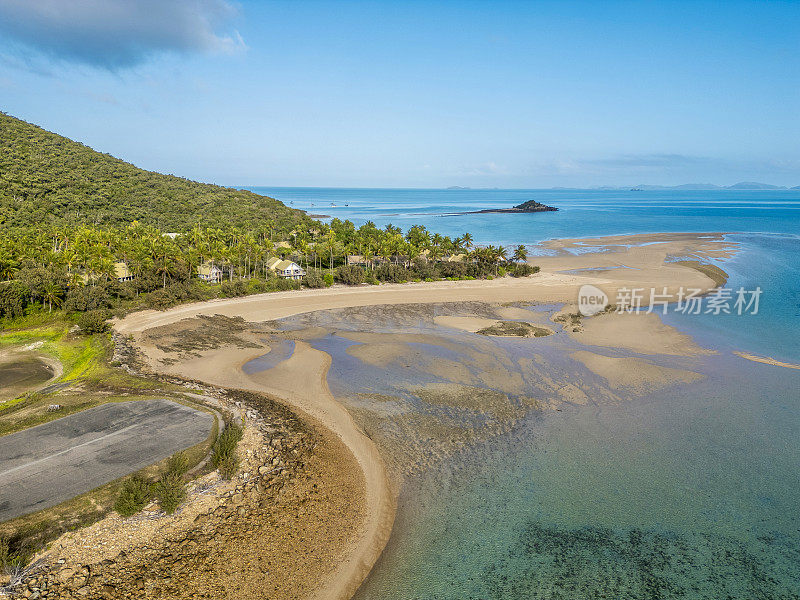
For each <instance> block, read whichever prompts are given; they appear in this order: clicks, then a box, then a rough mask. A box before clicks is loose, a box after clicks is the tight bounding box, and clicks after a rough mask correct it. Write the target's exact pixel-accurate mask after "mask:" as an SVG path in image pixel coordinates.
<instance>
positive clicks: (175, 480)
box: [153, 452, 189, 515]
mask: <svg viewBox="0 0 800 600" xmlns="http://www.w3.org/2000/svg"><path fill="white" fill-rule="evenodd" d="M188 469H189V459H188V458H186V455H185V454H184V453H183V452H178V453H177V454H173V455H172V456H170V457H169V459H168V460H167V466H166V468H165V469H164V472H163V473H162V474H161V477H159V478H158V482H157V483H156V484H155V486H154V487H153V493H154V494H155V497H156V498H158V505H159V506H160V507H161V510H163V511H164V512H165V513H167V514H168V515H171V514H172V513H174V512H175V511H176V510H178V507H179V506H180V505H181V502H183V499H184V498H185V497H186V485H185V483H184V481H183V476H184V474H185V473H186V471H187V470H188Z"/></svg>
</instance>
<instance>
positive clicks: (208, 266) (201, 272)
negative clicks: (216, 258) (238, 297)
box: [197, 263, 222, 283]
mask: <svg viewBox="0 0 800 600" xmlns="http://www.w3.org/2000/svg"><path fill="white" fill-rule="evenodd" d="M197 276H198V277H199V278H200V279H202V280H203V281H205V282H206V283H219V282H221V281H222V269H220V268H219V267H217V266H216V265H214V264H213V263H203V264H202V265H198V266H197Z"/></svg>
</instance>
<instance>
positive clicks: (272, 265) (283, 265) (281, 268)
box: [267, 256, 306, 279]
mask: <svg viewBox="0 0 800 600" xmlns="http://www.w3.org/2000/svg"><path fill="white" fill-rule="evenodd" d="M267 267H268V268H269V269H270V270H271V271H275V273H276V274H277V275H278V277H283V278H284V279H302V278H303V276H304V275H305V274H306V272H305V271H304V270H303V268H302V267H301V266H300V265H298V264H297V263H296V262H292V261H291V260H281V259H280V258H276V257H274V256H273V257H272V258H270V259H269V260H268V261H267Z"/></svg>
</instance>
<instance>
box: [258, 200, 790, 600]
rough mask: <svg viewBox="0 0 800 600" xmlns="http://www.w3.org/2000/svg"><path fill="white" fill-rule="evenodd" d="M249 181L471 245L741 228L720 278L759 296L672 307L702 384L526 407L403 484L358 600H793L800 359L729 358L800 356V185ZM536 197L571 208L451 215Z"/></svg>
mask: <svg viewBox="0 0 800 600" xmlns="http://www.w3.org/2000/svg"><path fill="white" fill-rule="evenodd" d="M252 189H253V190H254V191H257V192H259V193H265V194H268V195H270V196H273V197H275V198H278V199H279V200H282V201H284V202H286V203H287V204H291V205H292V206H294V207H296V208H302V209H305V210H308V211H309V212H313V213H322V214H327V215H331V216H335V217H339V218H342V219H344V218H349V219H351V220H353V221H354V222H355V223H356V224H360V223H363V222H365V221H367V220H371V221H374V222H375V223H376V224H377V225H385V224H387V223H392V224H394V225H398V226H400V227H403V228H404V229H405V228H407V227H408V226H410V225H411V224H414V223H421V224H424V225H426V226H427V227H428V228H429V229H430V230H432V231H435V232H439V233H443V234H447V235H460V234H462V233H463V232H465V231H469V232H470V233H472V235H473V236H474V238H475V241H476V242H477V243H495V244H497V243H501V244H519V243H522V244H531V245H533V244H536V243H537V242H540V241H542V240H546V239H551V238H559V237H588V236H602V235H615V234H628V233H647V232H662V231H675V232H684V231H695V232H710V231H721V232H730V233H731V235H730V239H731V240H734V241H737V242H739V243H740V244H741V251H740V252H739V253H738V254H737V255H736V256H735V257H734V258H732V259H730V260H726V261H724V263H721V266H722V267H723V268H724V269H725V270H726V271H728V273H729V274H730V280H729V283H728V286H729V287H731V288H738V287H739V286H743V287H745V288H746V289H754V288H755V287H756V286H760V287H761V288H762V290H763V295H762V297H761V305H760V310H759V314H758V315H754V316H753V315H750V316H736V315H729V316H727V315H722V316H715V315H691V316H690V315H682V314H675V313H671V314H669V315H667V317H666V321H667V322H669V323H670V324H672V325H674V326H676V327H678V328H679V329H681V330H683V331H686V332H687V333H690V334H691V335H693V336H694V337H695V338H696V340H697V341H698V342H699V343H700V344H702V345H706V346H708V347H711V348H714V349H716V350H718V351H719V352H718V354H715V355H712V356H709V357H705V358H702V359H698V360H697V362H696V364H692V365H690V367H691V368H694V369H695V370H697V371H699V372H702V373H703V374H705V375H706V377H705V378H704V379H703V380H701V381H699V382H697V383H694V384H691V385H676V386H673V387H670V388H667V389H666V390H664V391H661V392H657V393H652V394H648V395H646V396H645V397H642V398H637V399H636V400H635V401H632V402H629V403H626V404H625V405H621V406H600V407H598V406H587V407H574V408H570V409H566V410H564V411H562V412H554V413H545V414H532V415H531V416H530V417H529V418H528V419H527V420H526V421H525V422H523V423H522V424H521V425H520V426H519V427H518V428H517V429H516V430H514V431H513V432H511V433H509V434H508V435H506V436H503V437H500V438H494V439H492V440H491V441H490V442H487V443H486V444H481V445H479V446H477V447H475V448H471V449H470V450H468V451H465V452H463V453H461V454H459V455H458V456H457V457H456V458H454V459H453V460H451V461H449V462H447V463H446V464H442V465H439V466H438V467H437V468H435V469H433V470H431V471H429V472H428V473H426V474H424V475H422V476H419V477H415V478H413V479H411V480H410V481H408V482H407V484H406V486H405V487H404V489H403V491H402V493H401V496H400V502H399V510H398V515H397V521H396V526H395V529H394V531H393V534H392V538H391V540H390V542H389V545H388V547H387V549H386V551H385V553H384V555H383V556H382V558H381V559H380V561H379V562H378V564H377V565H376V568H375V569H374V570H373V573H372V574H371V575H370V577H369V578H368V580H367V581H366V582H365V584H364V585H363V586H362V589H361V590H360V591H359V593H358V595H357V598H358V599H359V600H368V599H369V600H372V599H384V598H391V599H403V600H405V599H420V600H422V599H453V600H456V599H466V598H470V599H484V598H486V599H488V598H492V599H494V598H497V599H501V598H502V599H505V598H509V599H523V598H524V599H534V598H536V599H557V598H558V599H561V598H563V599H565V600H566V599H572V598H576V599H584V598H585V599H589V598H592V599H594V598H614V599H616V598H625V599H639V598H642V599H661V598H687V599H701V598H702V599H717V598H730V599H734V598H735V599H742V600H752V599H763V600H772V599H798V598H800V371H797V370H791V369H784V368H780V367H771V366H767V365H761V364H757V363H752V362H750V361H745V360H743V359H741V358H738V357H736V356H734V355H733V354H732V353H731V351H732V350H744V351H748V352H752V353H755V354H761V355H767V356H772V357H775V358H778V359H782V360H786V361H790V362H791V361H794V362H800V341H799V340H800V259H798V257H800V191H798V190H792V191H755V192H750V191H736V192H733V191H710V192H706V191H703V192H697V191H681V192H677V191H658V192H650V191H647V192H632V191H631V192H627V191H572V190H532V191H520V190H511V191H505V190H344V189H298V188H252ZM529 199H535V200H539V201H540V202H544V203H545V204H552V205H554V206H557V207H559V209H560V210H559V212H556V213H541V214H533V215H462V216H448V215H447V213H452V212H459V211H466V210H477V209H481V208H489V207H496V206H497V207H499V206H502V207H506V206H511V205H514V204H518V203H520V202H522V201H525V200H529ZM331 203H333V204H335V206H331ZM312 204H313V206H312ZM346 205H348V206H346ZM545 339H547V338H545ZM333 359H334V369H333V370H332V373H335V372H336V362H337V356H336V355H335V353H334V357H333ZM554 360H555V359H554Z"/></svg>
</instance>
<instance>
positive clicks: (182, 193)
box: [0, 113, 312, 232]
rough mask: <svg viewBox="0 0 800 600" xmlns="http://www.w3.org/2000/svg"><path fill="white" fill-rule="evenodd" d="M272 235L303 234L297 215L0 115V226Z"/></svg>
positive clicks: (253, 196) (303, 221) (303, 223)
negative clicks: (266, 229) (257, 226)
mask: <svg viewBox="0 0 800 600" xmlns="http://www.w3.org/2000/svg"><path fill="white" fill-rule="evenodd" d="M265 220H266V221H269V222H270V223H271V224H272V226H273V227H274V228H275V229H276V230H277V231H284V232H288V231H291V230H292V229H295V228H297V227H298V226H304V227H306V228H307V227H308V226H309V224H310V223H311V222H312V220H311V219H310V218H309V217H307V216H306V215H305V214H304V213H303V212H302V211H299V210H295V209H292V208H289V207H287V206H285V205H284V204H282V203H281V202H279V201H277V200H275V199H273V198H268V197H266V196H259V195H258V194H254V193H252V192H248V191H242V190H236V189H232V188H225V187H220V186H217V185H210V184H205V183H198V182H196V181H190V180H188V179H183V178H181V177H174V176H172V175H162V174H160V173H153V172H151V171H145V170H143V169H139V168H137V167H135V166H133V165H131V164H129V163H126V162H124V161H122V160H119V159H118V158H114V157H113V156H110V155H108V154H101V153H100V152H95V151H94V150H92V149H91V148H89V147H88V146H84V145H83V144H80V143H78V142H75V141H73V140H70V139H68V138H65V137H62V136H60V135H56V134H54V133H51V132H49V131H45V130H44V129H42V128H40V127H37V126H36V125H32V124H30V123H26V122H25V121H21V120H20V119H16V118H14V117H12V116H10V115H7V114H5V113H0V225H1V226H4V227H14V226H21V227H28V226H32V225H42V224H48V223H49V224H53V225H84V224H89V225H95V226H118V225H127V224H129V223H131V222H133V221H139V222H140V223H142V224H145V225H152V226H155V227H158V228H159V229H161V230H162V231H167V232H180V231H185V230H187V229H189V228H190V227H192V226H193V225H195V224H196V223H200V224H205V225H220V224H224V225H226V226H232V227H251V226H252V224H254V223H257V222H259V221H265Z"/></svg>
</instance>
